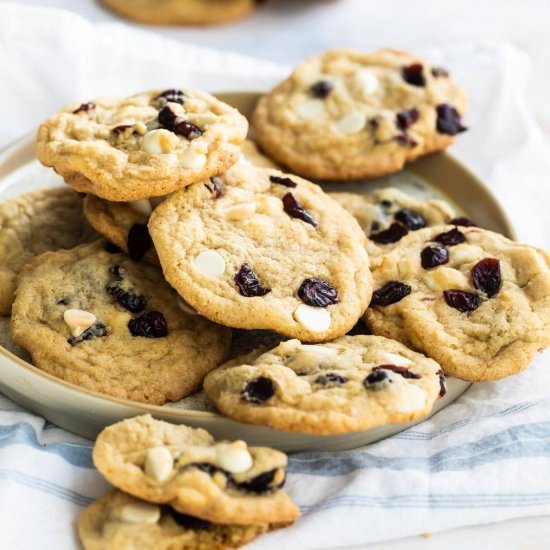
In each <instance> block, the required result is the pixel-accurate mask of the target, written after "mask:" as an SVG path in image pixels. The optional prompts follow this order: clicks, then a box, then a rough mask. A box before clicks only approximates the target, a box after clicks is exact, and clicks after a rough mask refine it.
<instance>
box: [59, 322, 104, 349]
mask: <svg viewBox="0 0 550 550" xmlns="http://www.w3.org/2000/svg"><path fill="white" fill-rule="evenodd" d="M103 336H107V327H106V326H105V325H104V324H103V323H94V324H93V325H92V326H91V327H88V328H87V329H86V330H85V331H84V332H83V333H82V334H80V335H79V336H73V337H71V338H69V339H68V340H67V342H69V344H71V346H75V345H76V344H80V342H83V341H84V340H91V339H92V338H101V337H103Z"/></svg>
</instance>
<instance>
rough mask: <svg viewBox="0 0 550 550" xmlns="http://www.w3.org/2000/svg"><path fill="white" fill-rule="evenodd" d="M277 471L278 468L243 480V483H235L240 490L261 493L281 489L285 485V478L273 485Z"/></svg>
mask: <svg viewBox="0 0 550 550" xmlns="http://www.w3.org/2000/svg"><path fill="white" fill-rule="evenodd" d="M276 473H277V469H273V470H269V471H268V472H264V473H263V474H259V475H257V476H255V477H253V478H252V479H250V480H249V481H242V482H241V483H235V485H236V486H237V488H238V489H239V490H240V491H245V492H247V493H255V494H257V495H261V494H264V493H267V492H268V491H272V490H274V489H280V488H281V487H282V486H283V485H284V483H285V479H284V478H283V481H281V482H280V483H279V484H278V485H276V486H275V485H272V483H273V480H274V479H275V474H276Z"/></svg>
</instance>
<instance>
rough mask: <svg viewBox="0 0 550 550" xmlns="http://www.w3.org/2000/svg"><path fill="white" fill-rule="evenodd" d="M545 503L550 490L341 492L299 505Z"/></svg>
mask: <svg viewBox="0 0 550 550" xmlns="http://www.w3.org/2000/svg"><path fill="white" fill-rule="evenodd" d="M548 504H550V493H527V494H516V493H502V494H499V493H495V494H431V495H396V496H389V497H379V496H366V495H341V496H335V497H330V498H328V499H326V500H324V501H323V502H321V503H319V504H314V505H311V506H301V507H300V508H301V510H302V512H303V513H306V514H311V513H314V512H320V511H323V510H329V509H333V508H352V507H353V508H358V507H361V508H390V509H391V508H410V509H414V508H416V509H434V510H453V509H454V510H458V509H473V508H476V509H479V508H512V507H513V508H515V507H528V506H546V505H548Z"/></svg>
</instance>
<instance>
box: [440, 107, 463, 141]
mask: <svg viewBox="0 0 550 550" xmlns="http://www.w3.org/2000/svg"><path fill="white" fill-rule="evenodd" d="M435 109H436V112H437V131H438V132H439V133H440V134H448V135H449V136H454V135H456V134H459V133H460V132H465V131H466V130H467V128H466V126H463V125H462V120H461V117H460V113H459V112H458V111H457V110H456V109H455V108H454V107H453V106H452V105H449V104H448V103H441V104H440V105H438V106H437V107H436V108H435Z"/></svg>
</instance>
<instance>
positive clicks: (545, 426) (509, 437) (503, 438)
mask: <svg viewBox="0 0 550 550" xmlns="http://www.w3.org/2000/svg"><path fill="white" fill-rule="evenodd" d="M520 457H521V458H529V457H548V458H550V422H539V423H532V424H523V425H520V426H513V427H511V428H508V429H507V430H503V431H501V432H498V433H495V434H492V435H489V436H486V437H483V438H481V439H480V440H478V441H474V442H471V443H465V444H464V445H457V446H452V447H448V448H446V449H443V450H442V451H439V452H437V453H435V454H433V455H431V456H428V457H385V456H384V457H379V456H375V455H372V454H370V453H369V452H367V451H365V450H356V451H347V452H344V453H341V454H340V455H339V457H338V460H334V457H333V455H332V454H330V453H303V454H301V455H298V456H295V457H291V459H290V463H289V472H290V473H293V474H306V475H317V476H340V475H346V474H350V473H352V472H354V471H356V470H359V469H362V468H380V469H386V470H423V471H425V472H426V473H437V472H442V471H446V470H452V471H457V470H469V469H471V468H473V467H476V466H481V465H483V464H488V463H491V462H496V461H499V460H504V459H509V458H520Z"/></svg>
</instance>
